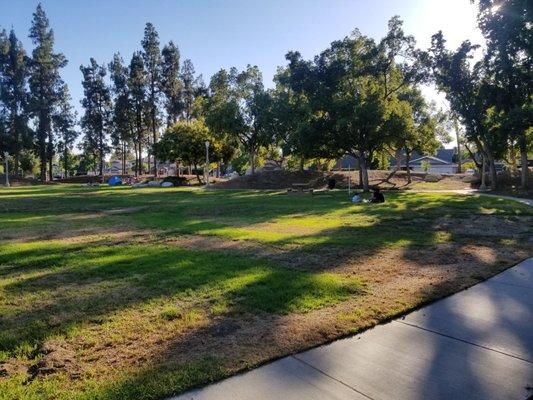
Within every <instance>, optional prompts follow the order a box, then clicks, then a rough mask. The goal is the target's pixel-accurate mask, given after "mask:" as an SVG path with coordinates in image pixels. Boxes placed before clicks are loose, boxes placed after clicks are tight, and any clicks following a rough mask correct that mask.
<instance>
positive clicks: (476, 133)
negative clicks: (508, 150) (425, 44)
mask: <svg viewBox="0 0 533 400" xmlns="http://www.w3.org/2000/svg"><path fill="white" fill-rule="evenodd" d="M476 48H477V46H474V45H472V44H471V43H470V42H469V41H465V42H463V43H462V44H461V46H459V48H458V49H457V50H456V51H450V50H447V49H446V47H445V40H444V37H443V35H442V32H439V33H437V34H435V35H433V37H432V44H431V48H430V55H431V60H430V61H431V65H432V68H433V77H434V80H435V82H436V84H437V88H438V89H439V90H441V91H442V92H444V93H445V94H446V99H447V100H448V102H449V103H450V108H451V110H452V111H453V112H454V113H455V114H456V115H457V116H458V117H459V118H460V119H461V122H462V124H463V126H464V127H465V136H466V139H467V141H470V142H473V143H474V144H475V145H476V147H477V148H478V149H479V150H480V151H481V153H482V156H483V159H484V160H486V161H487V162H488V165H489V170H490V176H491V187H492V188H493V189H495V188H496V187H497V174H496V166H495V160H496V158H497V157H498V156H501V155H502V154H503V152H504V150H505V147H506V143H505V142H506V138H505V137H502V136H501V135H497V134H495V133H496V132H495V131H494V130H491V126H492V124H493V121H491V119H490V118H488V110H489V109H490V107H491V104H490V102H489V98H490V96H489V95H488V93H487V91H489V90H490V82H489V81H490V78H489V77H488V76H487V73H486V70H485V68H484V66H483V62H482V61H480V62H477V63H475V64H474V65H473V66H472V65H471V64H470V59H471V58H472V55H471V53H472V52H473V51H474V50H475V49H476Z"/></svg>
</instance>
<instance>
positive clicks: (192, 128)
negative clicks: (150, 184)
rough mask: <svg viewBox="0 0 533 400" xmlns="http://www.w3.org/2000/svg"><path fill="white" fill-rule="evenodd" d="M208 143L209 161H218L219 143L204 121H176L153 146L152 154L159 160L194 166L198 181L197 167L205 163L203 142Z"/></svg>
mask: <svg viewBox="0 0 533 400" xmlns="http://www.w3.org/2000/svg"><path fill="white" fill-rule="evenodd" d="M206 141H209V143H210V151H209V155H210V160H211V161H217V160H218V159H220V143H219V142H217V140H216V138H215V137H213V136H212V135H211V133H210V132H209V128H208V127H207V126H206V125H205V123H204V121H202V120H199V119H193V120H184V121H178V122H176V123H175V124H174V125H172V126H171V127H170V128H168V129H167V130H166V131H165V133H164V135H163V137H162V138H161V140H160V141H159V142H158V143H156V145H155V146H154V154H156V155H157V157H158V158H159V159H161V160H167V161H171V162H183V163H185V164H187V165H192V166H194V169H195V171H196V177H197V178H198V181H200V174H199V173H198V165H201V164H202V163H203V162H204V161H205V142H206Z"/></svg>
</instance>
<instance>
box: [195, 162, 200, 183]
mask: <svg viewBox="0 0 533 400" xmlns="http://www.w3.org/2000/svg"><path fill="white" fill-rule="evenodd" d="M194 172H195V173H196V179H198V183H200V184H201V183H202V179H201V178H200V174H199V173H198V166H197V165H196V164H194Z"/></svg>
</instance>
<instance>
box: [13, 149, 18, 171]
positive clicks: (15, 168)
mask: <svg viewBox="0 0 533 400" xmlns="http://www.w3.org/2000/svg"><path fill="white" fill-rule="evenodd" d="M17 147H18V145H17ZM18 172H19V150H18V149H16V150H15V154H14V155H13V175H18Z"/></svg>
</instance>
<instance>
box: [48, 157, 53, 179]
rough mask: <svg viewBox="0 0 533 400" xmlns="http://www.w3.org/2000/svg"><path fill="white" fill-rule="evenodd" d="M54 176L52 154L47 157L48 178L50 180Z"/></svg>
mask: <svg viewBox="0 0 533 400" xmlns="http://www.w3.org/2000/svg"><path fill="white" fill-rule="evenodd" d="M53 178H54V165H53V160H52V156H49V158H48V180H49V181H51V180H53Z"/></svg>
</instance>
